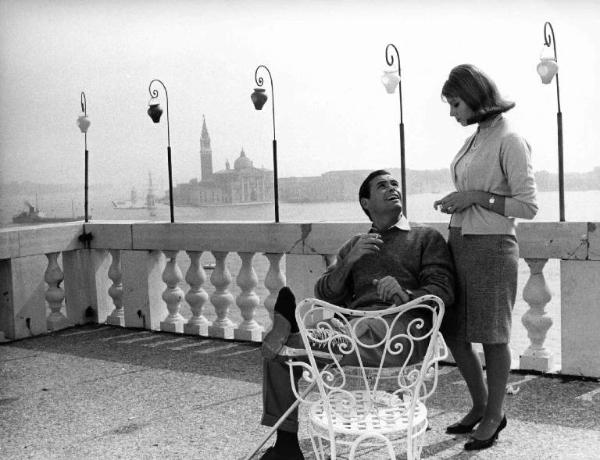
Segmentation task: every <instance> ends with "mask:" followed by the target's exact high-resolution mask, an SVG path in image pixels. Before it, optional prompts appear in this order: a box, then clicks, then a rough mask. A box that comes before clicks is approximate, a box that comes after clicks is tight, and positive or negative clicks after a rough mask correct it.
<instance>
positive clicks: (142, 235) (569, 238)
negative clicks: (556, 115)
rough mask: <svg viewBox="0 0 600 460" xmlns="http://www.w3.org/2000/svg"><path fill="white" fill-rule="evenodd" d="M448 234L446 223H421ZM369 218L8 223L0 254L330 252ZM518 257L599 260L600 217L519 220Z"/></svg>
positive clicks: (0, 240) (6, 256)
mask: <svg viewBox="0 0 600 460" xmlns="http://www.w3.org/2000/svg"><path fill="white" fill-rule="evenodd" d="M425 225H430V226H432V227H434V228H436V229H437V230H438V231H439V232H440V233H441V234H442V235H444V236H446V234H447V224H445V223H433V224H425ZM368 227H369V225H368V224H367V223H354V222H352V223H348V222H343V223H342V222H340V223H336V222H326V223H288V222H284V223H278V224H276V223H266V222H208V223H191V222H190V223H187V222H186V223H174V224H171V223H151V222H124V221H105V222H93V223H88V224H83V223H82V222H73V223H62V224H50V225H41V226H30V227H11V228H5V229H1V230H0V259H9V258H14V257H25V256H29V255H35V254H46V253H48V252H58V251H70V250H75V249H82V248H83V247H84V246H83V244H82V243H81V242H80V241H79V240H78V237H79V236H80V235H81V234H82V233H83V230H84V228H85V230H86V232H88V233H91V234H92V235H93V239H92V241H91V246H90V247H91V248H95V249H129V250H193V251H236V252H266V253H290V254H306V255H310V254H334V253H336V252H337V250H338V248H339V247H340V246H341V245H342V244H343V243H344V241H346V240H347V239H348V237H349V236H350V235H353V234H356V233H360V232H364V231H366V230H367V229H368ZM517 237H518V239H519V247H520V255H521V257H522V258H538V259H574V260H586V259H590V260H600V223H591V222H590V223H588V222H562V223H558V222H522V223H520V224H519V226H518V229H517Z"/></svg>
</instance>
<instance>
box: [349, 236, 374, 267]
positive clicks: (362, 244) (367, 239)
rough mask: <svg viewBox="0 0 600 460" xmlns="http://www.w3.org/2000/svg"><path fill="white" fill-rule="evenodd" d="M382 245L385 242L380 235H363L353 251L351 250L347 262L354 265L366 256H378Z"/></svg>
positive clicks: (353, 247)
mask: <svg viewBox="0 0 600 460" xmlns="http://www.w3.org/2000/svg"><path fill="white" fill-rule="evenodd" d="M382 244H383V240H382V239H381V235H379V234H378V233H365V234H362V235H360V236H359V237H358V240H357V241H356V243H354V246H352V249H350V252H349V253H348V255H347V256H346V261H347V262H348V263H349V264H354V262H356V261H357V260H358V259H360V258H361V257H362V256H364V255H365V254H376V253H378V252H379V249H380V248H381V245H382Z"/></svg>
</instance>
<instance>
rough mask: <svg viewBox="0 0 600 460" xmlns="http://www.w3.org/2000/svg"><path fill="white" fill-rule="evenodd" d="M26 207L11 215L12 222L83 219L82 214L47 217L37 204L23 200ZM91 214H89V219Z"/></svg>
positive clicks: (73, 220)
mask: <svg viewBox="0 0 600 460" xmlns="http://www.w3.org/2000/svg"><path fill="white" fill-rule="evenodd" d="M25 205H26V206H27V209H25V210H24V211H23V212H21V213H19V214H17V215H15V216H13V219H12V220H13V223H15V224H51V223H53V222H76V221H78V220H85V217H84V216H74V215H73V217H56V216H55V217H47V216H46V215H45V214H44V213H43V212H42V211H40V210H39V209H38V207H37V206H33V205H32V204H31V203H30V202H29V201H25ZM91 217H92V216H89V218H90V219H91Z"/></svg>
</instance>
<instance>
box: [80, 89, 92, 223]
mask: <svg viewBox="0 0 600 460" xmlns="http://www.w3.org/2000/svg"><path fill="white" fill-rule="evenodd" d="M80 102H81V111H82V112H83V115H80V116H79V117H78V118H77V125H78V126H79V130H80V131H81V132H82V133H83V138H84V149H85V166H84V171H85V172H84V186H83V190H84V198H83V203H84V205H83V206H84V216H85V222H88V220H89V215H88V160H89V153H88V148H87V131H88V128H89V127H90V125H91V122H90V120H89V119H88V117H87V101H86V99H85V93H84V92H83V91H82V92H81V97H80Z"/></svg>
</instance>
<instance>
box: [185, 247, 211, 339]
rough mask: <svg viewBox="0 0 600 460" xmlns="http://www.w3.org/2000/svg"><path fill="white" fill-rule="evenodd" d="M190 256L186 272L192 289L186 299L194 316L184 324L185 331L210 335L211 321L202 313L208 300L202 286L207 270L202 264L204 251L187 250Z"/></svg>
mask: <svg viewBox="0 0 600 460" xmlns="http://www.w3.org/2000/svg"><path fill="white" fill-rule="evenodd" d="M186 252H187V254H188V256H189V257H190V268H189V269H188V271H187V273H186V274H185V280H186V282H187V283H188V284H189V285H190V289H189V290H188V292H187V294H186V295H185V300H186V301H187V303H188V304H189V306H190V309H191V310H192V317H191V318H190V319H189V321H188V322H187V323H186V324H184V325H183V331H184V332H185V333H186V334H193V335H203V336H208V326H210V321H208V320H207V319H206V317H205V316H204V315H203V314H202V308H203V307H204V304H205V303H206V302H207V301H208V294H207V293H206V291H205V290H204V289H203V288H202V285H203V284H204V282H205V281H206V272H205V271H204V268H202V265H201V264H200V257H201V256H202V251H186Z"/></svg>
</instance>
